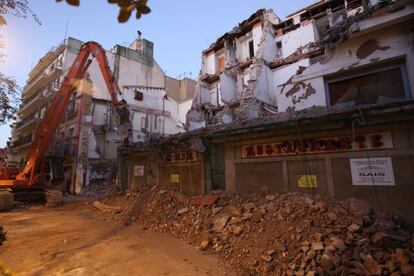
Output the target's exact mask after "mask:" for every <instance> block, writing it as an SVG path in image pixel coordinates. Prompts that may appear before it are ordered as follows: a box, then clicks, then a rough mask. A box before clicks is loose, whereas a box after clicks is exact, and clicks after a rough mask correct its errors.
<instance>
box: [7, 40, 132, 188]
mask: <svg viewBox="0 0 414 276" xmlns="http://www.w3.org/2000/svg"><path fill="white" fill-rule="evenodd" d="M90 57H91V58H90ZM92 58H95V59H96V61H97V62H98V64H99V68H100V71H101V73H102V75H103V78H104V80H105V84H106V86H107V89H108V91H109V94H110V96H111V100H112V102H113V104H114V106H115V109H116V111H117V113H118V115H119V119H120V123H121V126H123V129H125V130H126V131H125V133H124V134H123V136H124V137H123V140H124V143H125V142H127V141H128V138H129V135H130V121H129V109H128V106H127V103H126V101H125V100H123V99H119V98H118V97H120V96H121V95H122V93H121V91H120V89H119V87H118V84H117V81H116V80H115V79H114V78H113V77H112V73H111V69H110V68H109V65H108V61H107V58H106V54H105V50H104V49H103V48H102V46H101V45H100V44H98V43H96V42H87V43H84V44H83V45H82V47H81V49H80V52H79V54H78V55H77V57H76V59H75V61H74V62H73V64H72V66H71V67H70V69H69V72H68V73H67V75H66V77H65V79H64V81H63V83H62V85H61V87H60V89H59V91H58V92H57V93H56V94H55V95H54V97H53V100H52V103H51V105H50V107H49V109H48V110H47V112H46V114H45V115H44V117H43V118H42V120H41V121H40V124H39V128H38V129H37V131H36V133H35V135H34V139H33V141H32V144H31V148H30V151H29V155H28V157H27V162H26V165H25V166H24V168H23V170H22V171H19V170H18V169H17V168H13V167H8V166H7V165H6V166H4V167H3V168H0V189H1V188H11V189H20V190H21V189H30V188H33V187H42V185H43V181H44V170H45V160H46V159H45V157H46V156H45V155H46V151H47V149H48V146H49V144H50V143H51V141H52V139H53V136H54V134H55V132H56V129H57V127H58V126H59V123H60V121H61V117H62V115H63V114H64V112H65V108H66V106H67V105H68V103H69V100H70V97H71V95H72V94H73V92H74V91H75V90H76V89H77V87H76V83H77V81H79V80H81V79H83V78H84V76H85V74H86V72H87V70H88V67H89V66H90V65H91V63H92Z"/></svg>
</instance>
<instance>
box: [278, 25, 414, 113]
mask: <svg viewBox="0 0 414 276" xmlns="http://www.w3.org/2000/svg"><path fill="white" fill-rule="evenodd" d="M370 20H372V19H370ZM361 24H364V22H361ZM413 39H414V35H413V34H412V33H410V26H409V24H405V23H403V24H398V25H394V26H390V27H387V28H384V29H381V30H378V31H374V32H370V33H368V32H365V33H362V34H359V36H356V37H354V38H352V39H348V40H347V41H345V42H343V43H341V44H339V45H338V46H337V47H336V49H335V50H334V53H333V54H332V56H331V58H330V59H329V61H328V62H327V63H326V64H321V63H316V64H313V65H311V66H309V67H308V68H307V69H306V70H304V71H303V73H302V74H300V75H297V76H295V74H294V73H293V74H292V72H293V71H294V70H295V69H296V68H297V67H298V66H297V65H298V64H292V65H289V69H287V68H283V69H280V70H284V71H279V70H275V71H274V74H273V76H274V79H275V81H276V82H277V84H278V85H279V88H278V90H277V91H276V96H277V100H278V107H279V111H281V112H282V111H285V110H286V109H287V108H289V107H291V108H295V109H296V110H300V109H303V108H307V107H310V106H313V105H316V106H326V105H327V102H326V95H325V94H326V92H325V85H324V77H326V76H332V75H335V76H336V74H337V73H338V72H343V73H345V72H352V71H353V70H356V69H358V68H361V67H363V68H376V67H377V68H378V65H376V63H379V62H387V61H392V60H396V59H397V60H398V59H399V60H404V61H405V68H406V71H407V77H408V84H409V87H410V91H411V97H413V94H412V92H413V87H414V53H413V51H412V47H413V45H412V41H413ZM369 40H371V41H372V40H373V41H376V43H377V44H378V47H374V48H372V47H371V49H369V48H368V49H365V51H362V52H365V53H364V55H363V56H361V51H359V53H360V54H359V56H358V50H360V49H361V47H362V46H363V45H364V43H365V42H367V41H369ZM376 48H378V49H376ZM283 76H285V77H284V78H283ZM286 77H288V78H290V77H292V84H287V85H286V87H285V89H284V91H283V92H281V86H280V85H281V83H280V82H279V81H278V80H280V79H286ZM300 82H302V83H303V84H304V85H302V86H300V89H299V91H297V92H296V93H294V95H290V96H288V95H287V93H288V91H289V90H291V89H292V88H293V87H294V86H295V85H296V84H297V83H300ZM309 85H311V86H312V87H313V88H314V89H315V90H316V93H315V94H313V95H310V96H309V97H305V98H304V96H305V94H306V91H305V90H306V88H304V87H303V86H307V87H309ZM295 97H296V99H295ZM300 98H303V99H302V100H300ZM298 99H299V101H297V100H298ZM294 102H296V103H294Z"/></svg>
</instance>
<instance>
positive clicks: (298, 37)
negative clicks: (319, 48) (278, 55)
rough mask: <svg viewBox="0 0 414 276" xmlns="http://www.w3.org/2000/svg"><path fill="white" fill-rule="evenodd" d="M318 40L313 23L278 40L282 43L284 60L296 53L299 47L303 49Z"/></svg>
mask: <svg viewBox="0 0 414 276" xmlns="http://www.w3.org/2000/svg"><path fill="white" fill-rule="evenodd" d="M316 38H317V33H316V29H315V28H314V23H313V21H311V22H309V23H308V24H306V25H305V26H302V27H300V28H297V29H296V30H293V31H291V32H288V33H287V34H284V35H283V36H281V37H278V38H277V40H278V41H282V58H287V57H288V56H290V55H291V54H293V53H294V52H296V50H297V49H298V48H299V47H303V46H305V45H307V44H309V43H310V42H315V41H316Z"/></svg>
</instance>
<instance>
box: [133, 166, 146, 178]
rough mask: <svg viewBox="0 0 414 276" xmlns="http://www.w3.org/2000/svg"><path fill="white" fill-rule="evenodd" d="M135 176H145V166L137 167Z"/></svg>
mask: <svg viewBox="0 0 414 276" xmlns="http://www.w3.org/2000/svg"><path fill="white" fill-rule="evenodd" d="M134 175H135V176H144V166H143V165H136V166H135V167H134Z"/></svg>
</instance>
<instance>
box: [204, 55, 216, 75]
mask: <svg viewBox="0 0 414 276" xmlns="http://www.w3.org/2000/svg"><path fill="white" fill-rule="evenodd" d="M205 73H206V74H211V75H214V74H215V73H216V53H215V52H214V51H211V52H210V53H208V55H207V56H206V57H205Z"/></svg>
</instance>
